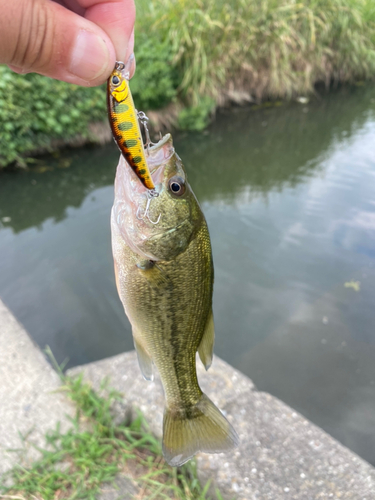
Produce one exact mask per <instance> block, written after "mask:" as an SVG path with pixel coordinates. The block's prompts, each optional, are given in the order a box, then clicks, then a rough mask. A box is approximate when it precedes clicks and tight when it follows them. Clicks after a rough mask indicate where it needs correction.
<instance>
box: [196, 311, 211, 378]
mask: <svg viewBox="0 0 375 500" xmlns="http://www.w3.org/2000/svg"><path fill="white" fill-rule="evenodd" d="M214 341H215V328H214V317H213V314H212V311H211V312H210V314H209V316H208V320H207V323H206V329H205V331H204V334H203V337H202V340H201V343H200V344H199V347H198V353H199V357H200V358H201V361H202V363H203V365H204V367H205V368H206V370H208V369H209V367H210V366H211V363H212V356H213V352H214Z"/></svg>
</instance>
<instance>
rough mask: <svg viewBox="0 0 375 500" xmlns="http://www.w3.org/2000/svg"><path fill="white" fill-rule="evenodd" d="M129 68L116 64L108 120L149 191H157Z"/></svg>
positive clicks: (110, 87)
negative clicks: (129, 78)
mask: <svg viewBox="0 0 375 500" xmlns="http://www.w3.org/2000/svg"><path fill="white" fill-rule="evenodd" d="M124 70H125V65H124V64H123V63H116V66H115V69H114V70H113V72H112V74H111V76H110V77H109V79H108V84H107V102H108V117H109V123H110V126H111V129H112V133H113V138H114V140H115V142H116V143H117V145H118V147H119V149H120V151H121V152H122V154H123V155H124V157H125V159H126V161H127V162H128V164H129V165H130V166H131V168H132V169H133V171H134V172H135V173H136V175H137V177H138V178H139V179H140V181H141V182H142V184H143V185H144V186H145V187H146V188H147V189H154V188H155V185H154V183H153V180H152V177H151V173H150V169H149V168H148V165H147V161H146V155H145V150H144V146H143V140H142V134H141V130H140V127H139V123H138V117H137V111H136V109H135V106H134V102H133V97H132V94H131V92H130V87H129V80H128V78H127V76H128V73H125V72H124Z"/></svg>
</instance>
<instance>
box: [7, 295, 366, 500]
mask: <svg viewBox="0 0 375 500" xmlns="http://www.w3.org/2000/svg"><path fill="white" fill-rule="evenodd" d="M0 342H1V346H2V349H1V351H0V358H1V361H2V363H0V373H1V377H2V378H1V379H2V380H6V381H7V383H6V384H2V386H1V391H2V394H1V395H2V403H3V404H2V405H1V407H0V411H1V425H2V432H1V434H0V471H1V472H4V471H5V470H9V468H10V467H12V464H15V463H17V455H15V454H14V453H13V454H12V453H7V452H6V448H8V447H9V446H11V447H13V448H21V447H23V446H24V444H25V443H24V442H23V441H22V440H21V439H20V434H19V433H18V430H20V429H22V430H23V434H27V430H31V428H32V427H33V429H32V431H33V432H32V434H30V436H29V437H28V438H27V439H26V442H27V441H28V439H31V441H32V439H33V437H35V435H37V434H39V435H40V436H42V435H43V434H44V433H45V432H46V431H47V430H48V429H50V430H52V429H53V428H54V427H55V425H56V421H57V420H59V419H62V420H64V413H70V414H71V415H72V414H73V413H74V409H73V413H72V405H71V403H70V402H69V400H68V399H67V398H65V397H64V395H63V394H62V393H61V392H56V390H57V389H58V387H59V384H58V383H56V378H57V374H56V373H55V372H53V370H52V369H51V367H50V366H49V365H48V363H47V362H46V360H45V358H44V357H43V356H42V354H41V353H40V351H39V350H38V348H37V347H36V346H35V345H33V344H32V342H31V341H30V339H29V337H28V335H27V333H26V332H25V331H24V330H23V328H22V327H21V326H20V325H19V324H18V323H17V321H16V320H15V319H14V318H13V317H12V315H11V314H10V313H9V311H8V310H7V309H6V308H5V307H4V306H3V305H2V304H1V303H0ZM15 355H16V356H17V363H16V364H14V363H9V361H8V360H9V358H10V359H13V360H14V359H15V357H14V356H15ZM16 367H17V370H16V371H15V368H16ZM198 367H199V369H198V375H199V379H200V381H201V383H202V388H203V390H204V391H206V392H207V393H208V394H209V395H210V397H212V398H213V400H214V402H215V403H217V404H219V406H220V407H221V408H222V410H223V411H225V412H226V414H227V416H228V418H229V419H230V420H231V422H232V423H233V425H234V426H235V427H236V429H237V431H238V433H239V436H240V440H241V443H240V446H239V448H238V449H237V450H236V451H234V452H232V453H228V454H219V455H206V454H200V455H198V457H197V472H198V477H199V478H200V481H201V483H202V484H206V482H207V480H208V479H211V480H212V485H211V493H212V490H214V489H215V488H218V489H219V491H220V495H221V496H219V495H218V496H217V498H223V499H228V500H229V499H232V498H236V499H241V500H242V499H249V498H253V497H259V498H263V499H270V500H271V499H272V500H279V499H280V500H281V499H283V500H284V499H285V498H286V497H288V498H291V499H294V500H305V499H306V498H311V499H315V498H331V497H332V498H342V499H350V500H364V499H365V498H371V496H372V494H373V491H374V488H375V469H374V468H373V467H371V466H370V465H369V464H368V463H366V462H365V461H363V460H362V459H360V458H359V457H358V456H357V455H355V454H354V453H352V452H351V451H349V450H348V449H347V448H345V447H344V446H342V445H340V444H339V443H338V442H337V441H335V440H334V439H333V438H331V437H330V436H328V435H327V434H326V433H324V432H323V431H322V430H321V429H319V428H318V427H316V426H314V425H313V424H311V423H310V422H309V421H308V420H306V419H305V418H303V417H302V416H301V415H299V414H298V413H297V412H295V411H293V410H292V409H291V408H289V407H288V406H286V405H285V404H283V403H282V402H281V401H279V400H277V399H276V398H274V397H272V396H271V395H269V394H267V393H264V392H260V391H257V390H256V388H255V387H254V385H253V384H252V382H251V381H250V380H249V379H248V378H247V377H245V376H244V375H242V374H241V373H240V372H238V371H237V370H234V369H233V368H232V367H230V366H229V365H228V364H227V363H225V362H223V361H221V360H220V359H218V358H215V360H214V364H213V366H212V368H211V369H210V370H209V372H207V373H206V372H205V371H204V369H203V367H201V366H200V363H199V364H198ZM20 370H21V371H22V376H20V377H19V380H18V383H17V381H16V382H15V375H16V378H17V374H19V372H20ZM26 373H28V376H27V377H26V375H25V374H26ZM38 373H39V374H40V373H44V374H49V379H50V380H49V383H47V384H45V383H40V382H41V379H40V377H38V376H35V375H37V374H38ZM79 373H82V374H83V377H84V380H85V381H87V382H89V383H90V385H91V386H92V387H93V389H94V390H95V391H97V392H98V393H101V394H103V384H102V381H103V379H104V378H107V379H108V378H109V386H110V387H113V389H114V390H115V391H119V392H120V393H122V397H121V399H120V400H118V401H117V403H116V404H115V405H114V406H113V412H114V414H113V415H114V421H115V422H116V421H117V423H118V422H121V421H123V420H124V415H128V417H130V418H131V415H133V416H134V415H135V414H136V413H137V411H138V409H141V410H142V411H143V413H144V415H145V417H146V420H147V421H148V423H149V425H150V429H151V431H152V432H153V433H154V434H155V435H156V436H157V438H160V434H161V422H162V411H163V395H162V389H161V384H160V381H159V379H158V378H157V379H156V380H155V381H154V382H150V383H148V382H146V381H144V380H143V379H142V377H141V375H140V372H139V368H138V366H137V360H136V355H135V353H134V352H129V353H124V354H120V355H118V356H115V357H113V358H108V359H105V360H102V361H99V362H95V363H91V364H89V365H85V366H81V367H77V368H74V369H72V370H70V371H69V372H68V375H70V376H76V375H77V374H79ZM20 383H22V384H23V388H22V391H15V390H14V388H15V387H20V385H19V384H20ZM84 387H87V386H84ZM85 391H86V395H88V396H90V394H89V392H87V389H85ZM89 391H90V390H89ZM104 392H105V391H104ZM56 398H59V399H60V401H59V406H58V407H57V408H59V409H58V411H57V415H56V413H55V412H54V411H53V408H54V405H53V404H52V401H53V400H56ZM90 399H92V396H90ZM94 399H95V398H94ZM102 401H103V400H102ZM25 405H27V406H28V408H26V407H25ZM14 407H18V408H20V412H14V411H13V408H14ZM129 411H131V413H128V412H129ZM28 412H29V413H28ZM37 414H39V415H40V416H42V417H43V418H42V420H38V418H30V415H34V416H35V415H37ZM56 417H57V418H56ZM87 422H88V423H90V419H88V420H87ZM45 424H46V425H45ZM68 424H69V420H66V425H68ZM115 425H118V424H115ZM30 427H31V428H30ZM91 430H92V429H91ZM84 436H85V439H86V440H88V439H89V438H90V429H88V430H87V432H85V434H84ZM81 437H82V436H81ZM108 441H110V440H108ZM50 442H51V440H50ZM38 444H39V445H40V446H43V445H42V443H41V441H38ZM81 450H82V451H81V456H80V461H81V463H82V464H85V463H86V461H88V460H90V461H91V460H93V456H94V455H95V454H93V455H90V457H88V456H87V455H86V452H85V449H84V448H83V447H82V449H81ZM107 451H108V450H107ZM78 454H79V453H78ZM9 457H12V458H11V459H10V460H9ZM35 458H36V457H33V459H34V460H35ZM47 458H48V456H45V457H44V460H46V459H47ZM96 459H97V460H98V463H101V462H100V460H101V455H100V453H98V454H97V457H96ZM33 463H35V462H33ZM31 466H32V463H30V462H29V463H28V464H26V472H27V470H29V469H30V467H31ZM67 466H69V462H68V463H67V462H66V461H62V462H60V461H56V463H55V470H56V471H59V472H64V470H66V467H67ZM158 466H159V467H161V468H163V467H165V465H164V464H162V463H161V462H160V463H159V464H158ZM41 472H42V471H41ZM155 474H156V475H158V470H156V471H155V470H154V471H153V474H152V477H154V476H155ZM57 475H58V474H56V475H55V476H57ZM29 477H30V476H29ZM152 477H151V478H150V477H148V479H149V480H150V479H151V481H149V483H148V484H151V483H152ZM51 478H52V479H53V480H55V478H54V477H53V474H52V475H51V476H50V477H49V479H48V482H46V483H45V485H44V486H43V484H44V483H43V484H42V483H40V484H38V485H37V487H38V498H47V496H46V494H45V493H46V491H47V490H43V488H50V487H51V484H52V483H53V481H52V479H51ZM89 479H90V476H87V477H86V480H89ZM93 479H94V478H93ZM0 485H2V483H1V482H0ZM101 486H102V487H101V495H100V498H101V499H103V500H104V499H108V500H109V499H113V498H117V497H118V496H119V495H121V496H122V498H124V497H125V498H127V497H129V498H131V497H132V495H135V494H136V493H137V492H139V491H141V492H142V493H143V494H145V493H147V490H146V488H145V486H146V484H145V483H142V482H140V483H139V482H138V483H137V482H133V481H130V480H129V473H128V471H124V470H123V471H122V472H121V473H119V475H118V476H117V478H116V482H115V484H107V485H101ZM164 491H165V490H164ZM185 491H186V490H185ZM21 493H23V492H22V491H21ZM76 493H77V492H76ZM211 493H207V492H206V493H204V492H203V491H202V496H201V497H199V498H206V499H208V497H207V494H208V495H211ZM127 494H128V495H129V496H127ZM0 497H1V495H0ZM65 497H66V496H65V492H64V490H61V489H60V490H59V491H53V490H51V489H50V490H48V498H65ZM154 497H155V496H154ZM171 497H172V498H179V497H178V496H173V495H172V496H169V497H168V498H171ZM157 498H161V497H160V496H159V497H157ZM186 498H197V497H194V496H193V497H189V496H188V495H187V496H186ZM211 498H214V494H212V497H211Z"/></svg>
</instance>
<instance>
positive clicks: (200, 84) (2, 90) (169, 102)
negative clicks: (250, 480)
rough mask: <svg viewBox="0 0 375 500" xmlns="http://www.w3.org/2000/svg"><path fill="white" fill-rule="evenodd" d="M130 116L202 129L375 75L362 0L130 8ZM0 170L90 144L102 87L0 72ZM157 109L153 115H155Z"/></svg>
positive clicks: (370, 19) (102, 112) (372, 18)
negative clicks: (133, 65)
mask: <svg viewBox="0 0 375 500" xmlns="http://www.w3.org/2000/svg"><path fill="white" fill-rule="evenodd" d="M137 9H138V15H137V27H136V33H137V39H136V47H135V51H136V55H137V72H136V75H135V77H134V78H133V80H132V83H131V87H132V92H133V96H134V101H135V103H136V105H137V107H138V109H142V110H144V111H148V110H151V111H153V112H154V117H155V118H158V121H159V123H158V125H157V126H158V127H159V126H160V124H161V125H163V124H164V125H166V126H168V127H170V126H171V125H174V126H177V127H179V128H181V129H195V130H202V129H203V128H204V127H206V126H207V124H208V123H209V120H210V116H212V114H213V112H214V110H215V109H216V108H217V107H220V106H223V105H226V104H228V103H230V102H236V103H237V104H242V103H248V102H256V103H260V102H261V101H262V100H268V99H271V100H272V99H273V100H274V99H291V98H295V97H297V96H306V95H308V94H311V93H314V86H315V85H316V84H317V83H322V84H323V85H324V86H325V87H326V88H329V87H331V86H332V85H333V86H335V85H337V84H339V83H353V82H358V81H365V80H369V79H373V78H374V75H375V10H374V9H373V8H372V2H371V0H353V1H350V0H335V1H334V0H329V1H325V2H320V1H317V0H305V1H304V2H301V3H295V2H294V1H292V0H283V1H282V2H271V1H263V2H257V1H256V0H251V1H248V2H243V1H242V0H235V1H233V2H230V3H228V2H221V1H216V0H194V1H193V2H186V1H185V0H178V1H177V0H163V1H161V2H149V1H145V0H138V2H137ZM0 103H1V105H0V137H1V138H2V141H1V150H0V168H1V167H4V166H6V165H8V164H10V163H12V162H16V163H17V164H18V165H21V166H25V165H26V164H27V160H26V158H27V156H33V155H35V154H36V153H40V152H41V151H54V150H55V149H56V148H58V147H60V146H61V145H65V144H71V143H72V142H73V143H74V142H77V141H78V142H79V143H80V144H82V143H85V142H90V141H91V142H96V141H97V140H98V135H96V134H95V132H93V131H92V130H91V129H90V127H91V128H92V125H91V124H92V123H96V122H98V121H105V119H106V104H105V89H104V87H100V88H96V89H83V88H78V87H74V86H72V85H69V84H66V83H63V82H57V81H53V80H49V79H47V78H44V77H41V76H39V75H33V74H31V75H16V74H13V73H11V72H10V70H8V69H7V68H5V67H0ZM161 109H163V111H157V113H156V114H155V110H161Z"/></svg>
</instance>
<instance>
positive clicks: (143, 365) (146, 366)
mask: <svg viewBox="0 0 375 500" xmlns="http://www.w3.org/2000/svg"><path fill="white" fill-rule="evenodd" d="M133 340H134V347H135V350H136V352H137V357H138V364H139V368H140V369H141V372H142V375H143V377H144V378H145V379H146V380H153V379H154V374H153V373H152V359H151V357H150V355H149V354H148V353H147V352H146V350H145V349H144V347H143V346H142V345H141V344H140V343H139V342H138V340H137V339H136V338H135V335H134V331H133Z"/></svg>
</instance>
